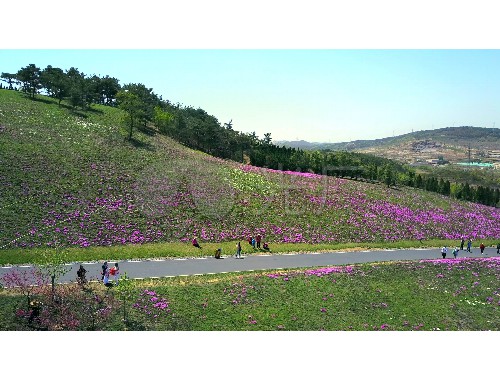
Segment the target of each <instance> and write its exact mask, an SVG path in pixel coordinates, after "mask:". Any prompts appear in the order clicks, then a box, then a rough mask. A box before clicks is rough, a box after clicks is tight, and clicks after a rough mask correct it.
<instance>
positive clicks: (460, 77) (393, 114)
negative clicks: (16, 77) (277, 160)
mask: <svg viewBox="0 0 500 380" xmlns="http://www.w3.org/2000/svg"><path fill="white" fill-rule="evenodd" d="M51 2H53V3H58V1H51ZM143 3H144V4H145V5H147V4H150V3H151V1H150V0H144V2H143ZM277 3H279V2H274V1H273V2H269V1H268V2H265V1H261V0H256V1H255V2H253V3H252V4H253V6H249V5H247V6H246V7H239V8H238V7H234V5H231V4H233V3H232V2H229V1H225V0H216V1H215V2H214V3H213V4H215V5H214V7H215V10H212V9H211V8H210V7H212V5H211V6H210V7H209V6H208V5H207V4H206V2H202V1H194V2H193V1H192V0H189V1H187V2H183V5H179V4H176V5H171V6H170V5H169V6H168V7H166V8H159V10H158V12H156V11H155V10H156V8H152V7H151V8H147V7H139V8H127V6H126V5H125V6H123V7H120V8H119V9H118V8H116V7H115V8H111V6H110V5H108V4H107V3H106V4H104V3H102V2H97V1H95V0H89V2H88V3H87V4H88V6H86V7H76V9H75V10H73V13H71V15H72V16H75V15H76V14H78V15H79V17H80V18H83V19H85V18H89V19H92V24H91V25H89V24H83V25H82V24H79V23H78V20H77V19H76V18H75V17H60V18H59V19H58V23H44V25H43V28H41V29H40V30H37V32H36V33H35V34H33V33H31V32H29V31H26V30H24V29H22V28H21V29H20V28H18V22H17V21H16V19H15V18H5V19H4V20H2V21H3V24H2V25H3V26H2V27H4V28H5V30H9V28H8V27H9V22H11V23H12V28H14V27H16V30H17V33H16V34H15V37H16V38H15V39H11V38H5V39H2V40H1V41H0V72H15V71H17V70H18V69H20V68H21V67H24V66H26V65H28V64H30V63H34V64H36V65H37V66H39V67H41V68H42V69H43V68H44V67H46V66H47V65H52V66H55V67H60V68H62V69H69V68H70V67H76V68H78V69H79V70H80V71H81V72H84V73H85V74H87V75H92V74H97V75H100V76H105V75H110V76H112V77H115V78H117V79H119V80H120V84H122V85H123V84H126V83H143V84H144V85H146V86H147V87H150V88H152V89H153V91H154V92H155V93H156V94H158V95H161V96H162V97H163V99H168V100H170V101H171V102H173V103H181V104H183V105H185V106H192V107H195V108H197V107H200V108H202V109H204V110H205V111H206V112H207V113H208V114H210V115H213V116H215V117H216V118H217V119H218V120H219V122H220V123H221V124H222V123H226V122H229V121H230V120H232V122H233V127H234V129H236V130H239V131H242V132H248V133H249V132H255V133H256V134H257V135H258V136H260V137H263V135H264V133H271V137H272V138H273V140H274V141H277V140H307V141H315V142H343V141H352V140H358V139H376V138H384V137H389V136H393V135H401V134H405V133H410V132H412V131H418V130H428V129H435V128H444V127H453V126H461V125H472V126H476V127H497V126H498V125H500V115H499V112H500V111H499V109H500V108H499V107H497V105H498V104H500V92H499V91H498V88H500V86H499V84H500V83H499V82H500V70H499V68H500V50H498V47H500V46H499V45H498V42H497V41H496V40H495V38H494V36H495V35H497V33H492V31H495V29H494V25H495V23H496V20H495V18H494V16H493V13H492V12H489V11H488V7H487V5H488V2H487V1H484V0H479V3H477V5H478V7H470V6H469V5H467V4H466V3H462V2H451V3H450V2H446V1H445V2H439V3H436V2H432V1H428V0H423V1H421V2H419V3H418V7H417V6H413V7H408V8H404V7H402V6H401V4H400V2H398V1H392V0H381V1H380V2H377V6H375V5H373V4H372V2H369V1H366V0H364V1H359V0H353V1H352V2H350V3H349V4H351V5H343V6H342V7H344V8H342V7H341V6H337V5H335V6H333V5H329V6H326V5H324V3H328V2H321V1H318V0H311V1H310V2H308V3H307V4H308V5H309V6H308V7H305V6H304V5H303V4H301V3H300V2H294V1H289V2H286V4H287V7H285V8H280V7H279V6H278V5H277ZM92 6H95V7H92ZM156 6H157V5H156ZM217 6H219V7H220V8H217ZM13 8H14V7H13ZM96 9H99V11H98V12H96ZM261 9H265V12H260V10H261ZM360 9H361V10H364V12H362V11H360ZM384 9H391V11H392V12H393V13H388V14H385V13H383V14H380V13H379V14H377V13H376V12H382V11H383V10H384ZM111 10H112V11H114V13H115V15H114V16H115V17H114V19H113V20H111V21H109V20H107V19H106V15H107V14H108V13H107V12H108V11H111ZM39 12H42V14H43V12H49V10H46V8H43V9H39ZM127 12H128V13H127ZM210 12H212V16H211V17H209V16H208V14H210ZM397 12H399V14H398V13H397ZM175 14H181V15H187V14H189V17H188V18H185V19H182V18H175V17H173V16H172V15H175ZM51 15H52V14H51V13H49V14H48V17H50V16H51ZM342 15H347V16H352V17H354V19H355V21H354V22H353V21H352V20H351V21H349V17H346V19H345V20H344V18H343V17H341V16H342ZM26 17H27V20H26V23H29V21H30V17H31V18H37V17H39V15H38V14H35V15H33V14H27V15H26ZM127 17H128V18H129V19H133V24H132V23H130V22H129V23H127V22H125V21H123V20H126V19H127ZM258 19H260V22H257V20H258ZM104 22H106V23H104ZM5 23H7V26H5ZM108 24H109V25H108ZM465 26H466V27H465ZM68 28H70V29H68ZM488 28H489V29H488ZM495 32H496V31H495ZM23 33H24V34H23ZM3 35H4V36H5V35H6V34H5V33H4V34H3Z"/></svg>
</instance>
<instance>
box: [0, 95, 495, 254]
mask: <svg viewBox="0 0 500 380" xmlns="http://www.w3.org/2000/svg"><path fill="white" fill-rule="evenodd" d="M120 120H121V113H120V111H119V110H117V109H114V108H111V107H101V106H95V107H94V108H93V110H91V111H89V112H86V113H85V114H83V113H74V112H72V111H71V110H69V109H67V108H65V107H58V106H57V104H55V103H53V102H52V101H51V100H49V99H48V98H47V99H45V98H43V97H40V100H39V101H31V100H28V99H25V98H24V97H23V96H22V95H21V94H20V93H17V92H13V91H7V90H0V152H1V153H0V161H1V165H0V231H1V235H0V249H13V248H18V249H29V248H37V247H44V246H53V245H54V244H55V242H58V243H59V244H62V245H63V246H65V247H80V248H85V247H97V246H120V245H124V244H146V243H167V242H176V243H179V242H184V243H188V242H189V241H190V240H191V239H192V237H193V235H196V236H198V240H199V241H200V243H204V242H205V243H206V242H212V243H218V242H229V241H235V240H243V239H246V238H247V237H248V236H250V235H256V234H261V235H262V236H263V238H264V240H265V241H268V242H271V243H273V242H274V243H307V244H323V243H355V242H357V243H368V242H397V241H408V240H411V241H422V240H424V241H425V240H431V239H451V240H459V239H460V238H461V236H465V237H466V238H468V237H470V238H472V239H473V240H490V241H491V240H494V239H498V238H500V223H498V221H499V220H500V210H499V209H495V208H491V207H486V206H482V205H478V204H473V203H467V202H461V201H457V200H454V199H451V198H446V197H443V196H440V195H437V194H434V193H428V192H425V191H420V190H415V189H399V190H398V189H388V188H387V187H385V186H382V185H378V184H370V183H363V182H357V181H352V180H347V179H341V178H334V177H326V176H320V175H313V174H308V173H295V172H280V171H275V170H268V169H263V168H257V167H253V166H249V165H241V164H238V163H235V162H230V161H223V160H220V159H216V158H213V157H211V156H208V155H206V154H203V153H200V152H196V151H192V150H190V149H187V148H185V147H183V146H182V145H180V144H178V143H176V142H175V141H173V140H171V139H169V138H167V137H165V136H161V135H159V134H154V133H153V132H152V131H146V132H147V133H136V135H135V136H136V139H135V141H134V142H133V143H132V144H131V143H130V142H127V141H126V140H125V138H124V136H125V131H123V130H122V128H121V126H120V125H121V121H120Z"/></svg>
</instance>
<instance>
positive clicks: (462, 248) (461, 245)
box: [460, 238, 465, 251]
mask: <svg viewBox="0 0 500 380" xmlns="http://www.w3.org/2000/svg"><path fill="white" fill-rule="evenodd" d="M464 244H465V239H464V238H462V240H461V241H460V250H461V251H463V250H464Z"/></svg>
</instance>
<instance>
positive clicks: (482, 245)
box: [479, 243, 485, 255]
mask: <svg viewBox="0 0 500 380" xmlns="http://www.w3.org/2000/svg"><path fill="white" fill-rule="evenodd" d="M484 248H485V246H484V244H483V243H481V244H479V249H480V250H481V255H482V254H483V253H484Z"/></svg>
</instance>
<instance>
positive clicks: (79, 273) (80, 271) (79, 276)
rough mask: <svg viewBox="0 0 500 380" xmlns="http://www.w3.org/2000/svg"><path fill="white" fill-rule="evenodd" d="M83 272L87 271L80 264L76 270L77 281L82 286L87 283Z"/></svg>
mask: <svg viewBox="0 0 500 380" xmlns="http://www.w3.org/2000/svg"><path fill="white" fill-rule="evenodd" d="M85 273H87V269H85V268H84V267H83V265H82V264H80V268H79V269H78V270H77V271H76V276H77V282H78V284H79V285H80V286H84V285H85V284H86V283H87V279H86V278H85Z"/></svg>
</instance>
